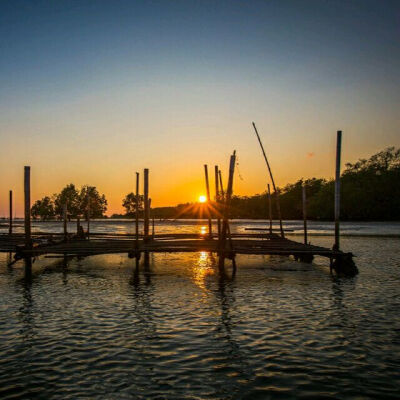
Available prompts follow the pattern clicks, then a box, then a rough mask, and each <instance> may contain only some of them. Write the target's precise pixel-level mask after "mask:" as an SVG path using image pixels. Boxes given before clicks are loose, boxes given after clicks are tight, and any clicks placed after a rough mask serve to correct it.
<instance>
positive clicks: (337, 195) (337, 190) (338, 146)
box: [333, 131, 342, 250]
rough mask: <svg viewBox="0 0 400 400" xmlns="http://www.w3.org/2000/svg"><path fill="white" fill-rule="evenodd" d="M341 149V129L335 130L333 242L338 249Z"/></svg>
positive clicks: (334, 247)
mask: <svg viewBox="0 0 400 400" xmlns="http://www.w3.org/2000/svg"><path fill="white" fill-rule="evenodd" d="M341 151H342V131H337V138H336V173H335V244H334V246H333V249H334V250H339V249H340V241H339V240H340V156H341Z"/></svg>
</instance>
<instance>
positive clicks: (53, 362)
mask: <svg viewBox="0 0 400 400" xmlns="http://www.w3.org/2000/svg"><path fill="white" fill-rule="evenodd" d="M311 241H312V242H313V243H314V244H320V245H325V246H331V245H332V238H331V237H311ZM342 246H343V248H344V250H351V251H353V252H354V253H355V254H356V255H357V256H358V257H357V258H356V263H357V265H358V267H359V270H360V274H359V275H358V276H357V277H355V278H337V277H333V276H331V275H330V274H329V268H327V263H326V261H324V260H322V259H316V260H315V262H314V264H312V265H308V264H301V263H297V262H294V261H291V260H290V259H287V258H281V257H262V256H252V257H249V256H238V257H237V264H238V269H237V273H236V276H235V277H234V278H232V276H231V272H232V271H231V268H230V267H229V262H228V263H227V268H226V274H225V275H223V274H222V275H221V274H220V273H219V271H218V268H217V265H216V264H217V259H216V258H215V257H213V256H212V255H210V254H208V253H193V254H157V255H150V259H149V264H148V265H147V266H146V265H145V263H144V259H143V258H142V259H141V261H140V265H139V268H138V269H136V265H135V260H133V259H129V258H128V257H127V256H126V255H107V256H95V257H89V258H86V259H82V260H78V259H76V258H73V259H68V260H67V259H63V258H61V259H60V258H58V259H54V258H53V259H51V258H40V259H38V260H36V261H35V262H34V264H33V267H32V276H25V270H24V265H23V263H22V262H19V263H17V264H15V265H14V266H12V267H7V257H8V255H7V254H4V253H3V254H0V398H2V399H14V398H15V399H21V398H27V399H28V398H29V399H35V398H38V399H83V398H87V399H89V398H90V399H93V398H99V399H132V398H133V399H136V398H137V399H153V398H154V399H269V398H283V399H290V398H307V399H308V398H318V399H324V398H326V399H328V398H340V399H344V398H353V399H366V398H370V399H378V398H382V399H383V398H400V389H399V387H400V317H399V310H400V296H399V295H400V291H399V289H400V245H399V239H396V238H385V237H347V238H343V240H342Z"/></svg>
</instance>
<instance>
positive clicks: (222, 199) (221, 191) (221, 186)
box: [218, 170, 225, 202]
mask: <svg viewBox="0 0 400 400" xmlns="http://www.w3.org/2000/svg"><path fill="white" fill-rule="evenodd" d="M218 175H219V188H220V193H221V202H224V201H225V200H224V199H225V193H224V185H223V184H222V173H221V170H218Z"/></svg>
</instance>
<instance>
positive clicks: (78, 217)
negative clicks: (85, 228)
mask: <svg viewBox="0 0 400 400" xmlns="http://www.w3.org/2000/svg"><path fill="white" fill-rule="evenodd" d="M80 226H81V217H80V216H79V215H78V216H77V217H76V234H77V235H79V231H80V229H79V227H80Z"/></svg>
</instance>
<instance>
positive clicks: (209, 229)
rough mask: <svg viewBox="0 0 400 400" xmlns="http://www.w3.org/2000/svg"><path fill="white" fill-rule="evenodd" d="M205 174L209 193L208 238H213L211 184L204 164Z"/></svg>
mask: <svg viewBox="0 0 400 400" xmlns="http://www.w3.org/2000/svg"><path fill="white" fill-rule="evenodd" d="M204 173H205V178H206V193H207V216H208V236H210V237H211V236H212V221H211V211H210V206H211V198H210V184H209V181H208V166H207V164H204Z"/></svg>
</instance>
